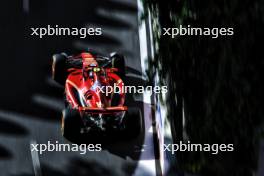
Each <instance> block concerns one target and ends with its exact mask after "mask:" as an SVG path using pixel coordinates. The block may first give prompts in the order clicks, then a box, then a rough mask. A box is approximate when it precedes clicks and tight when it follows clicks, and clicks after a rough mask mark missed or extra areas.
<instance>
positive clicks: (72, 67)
mask: <svg viewBox="0 0 264 176" xmlns="http://www.w3.org/2000/svg"><path fill="white" fill-rule="evenodd" d="M52 76H53V79H54V80H55V81H56V82H58V83H60V84H61V85H63V86H65V102H66V103H65V104H66V107H65V110H64V111H63V117H62V134H63V136H64V137H65V138H67V139H70V140H71V139H74V138H76V137H77V136H79V135H82V134H86V133H107V134H120V132H122V134H126V136H127V135H130V136H133V137H135V136H137V135H138V134H139V133H140V132H142V123H143V122H142V117H141V111H140V109H135V108H132V109H131V108H129V109H128V108H127V107H126V106H124V104H125V92H124V82H123V79H124V78H125V60H124V57H123V56H122V55H119V54H117V53H112V54H111V55H110V57H106V56H102V55H99V54H97V53H95V52H92V51H89V52H83V53H81V54H79V55H73V56H68V55H67V54H65V53H61V54H55V55H53V63H52ZM115 90H117V91H115Z"/></svg>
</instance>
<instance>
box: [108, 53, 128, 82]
mask: <svg viewBox="0 0 264 176" xmlns="http://www.w3.org/2000/svg"><path fill="white" fill-rule="evenodd" d="M111 59H112V67H114V68H117V69H118V75H119V76H120V77H121V79H124V77H125V73H126V70H125V66H126V65H125V57H124V56H123V55H121V54H117V53H112V54H111Z"/></svg>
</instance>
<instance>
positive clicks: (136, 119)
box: [124, 108, 144, 138]
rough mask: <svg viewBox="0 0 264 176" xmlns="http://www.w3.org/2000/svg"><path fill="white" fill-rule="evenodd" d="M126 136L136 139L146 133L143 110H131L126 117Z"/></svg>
mask: <svg viewBox="0 0 264 176" xmlns="http://www.w3.org/2000/svg"><path fill="white" fill-rule="evenodd" d="M124 125H125V129H124V131H125V133H124V134H125V136H126V137H128V138H136V137H138V136H139V135H140V134H142V133H144V119H143V117H142V113H141V109H139V108H129V109H128V111H127V112H126V115H125V117H124Z"/></svg>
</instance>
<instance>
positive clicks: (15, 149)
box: [0, 0, 156, 176]
mask: <svg viewBox="0 0 264 176" xmlns="http://www.w3.org/2000/svg"><path fill="white" fill-rule="evenodd" d="M1 4H2V5H1V11H0V19H1V28H0V39H1V44H0V45H1V64H0V65H1V69H0V75H1V76H0V81H1V91H0V175H1V176H2V175H3V176H31V175H37V174H38V175H51V176H52V175H56V176H70V175H75V176H78V175H115V176H116V175H132V174H133V173H135V172H137V173H138V175H143V173H144V175H151V174H150V172H148V171H147V168H146V171H145V172H144V168H143V169H142V168H141V171H140V172H138V171H137V169H138V165H139V160H142V159H144V160H145V161H153V160H155V159H156V158H155V157H154V154H153V150H154V149H153V146H152V145H148V146H145V145H144V140H145V139H146V138H145V137H146V136H145V134H141V135H140V136H139V137H138V138H136V139H134V140H129V141H125V142H124V141H122V142H115V143H111V144H108V145H106V146H105V147H104V150H103V151H101V152H88V153H87V154H85V155H80V154H79V152H45V153H44V154H42V155H37V156H36V153H31V151H30V143H32V142H36V143H39V144H41V143H43V144H47V141H51V142H52V143H55V141H59V143H69V142H68V141H67V140H65V139H64V138H63V137H62V136H61V133H60V120H61V110H62V109H63V107H64V103H63V99H62V97H63V89H62V88H60V87H58V86H57V85H56V84H55V83H54V82H53V81H52V80H51V78H50V76H51V72H50V71H51V56H52V54H54V53H59V52H66V53H78V52H80V51H83V50H85V49H87V48H93V49H96V50H98V51H100V52H102V53H109V52H112V51H118V52H121V53H123V54H124V55H125V56H126V67H127V75H128V76H127V79H126V84H127V85H142V84H144V81H143V80H142V79H140V78H141V75H142V71H141V61H140V46H139V35H138V23H139V22H138V9H137V1H135V0H115V1H114V0H98V1H92V0H89V1H88V0H82V1H81V0H79V1H74V2H73V1H71V2H69V1H67V2H65V1H64V0H58V1H52V0H46V1H34V2H33V1H29V0H24V1H21V2H19V3H18V2H14V3H13V2H2V3H1ZM48 24H49V25H55V24H59V25H62V26H65V27H101V28H102V30H103V35H102V36H97V37H94V36H91V37H89V36H88V37H87V38H85V39H80V38H78V37H76V36H75V37H56V36H49V37H45V38H44V39H39V38H37V37H36V36H34V37H33V36H30V33H31V31H30V27H42V26H43V27H44V26H47V25H48ZM3 41H4V42H3ZM142 100H143V97H142V96H140V95H138V96H134V95H128V96H127V100H126V101H127V105H128V106H130V107H131V106H133V107H139V108H141V109H142V110H143V109H144V110H143V111H144V113H143V114H146V113H150V112H148V111H150V108H146V106H144V104H143V102H142ZM148 121H149V122H150V124H151V119H148ZM146 129H149V127H148V128H146ZM150 134H151V133H150ZM149 142H150V143H151V142H152V141H151V140H150V141H149ZM143 152H145V153H149V154H146V155H144V158H142V157H141V156H142V153H143ZM38 161H39V163H38ZM36 167H37V170H36ZM38 167H39V168H38ZM34 169H35V170H34Z"/></svg>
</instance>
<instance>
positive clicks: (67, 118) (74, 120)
mask: <svg viewBox="0 0 264 176" xmlns="http://www.w3.org/2000/svg"><path fill="white" fill-rule="evenodd" d="M81 122H82V121H81V116H80V113H79V111H78V110H77V109H72V108H71V107H69V106H68V107H67V108H66V109H65V110H64V112H63V115H62V125H61V132H62V135H63V136H64V137H65V138H66V139H68V140H69V141H71V142H73V141H75V140H78V139H79V137H80V134H81V133H80V130H81V127H82V125H81V124H82V123H81Z"/></svg>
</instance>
